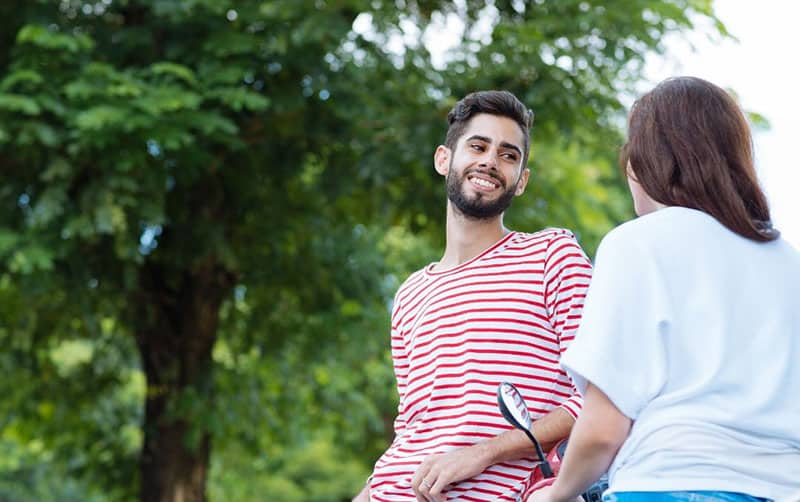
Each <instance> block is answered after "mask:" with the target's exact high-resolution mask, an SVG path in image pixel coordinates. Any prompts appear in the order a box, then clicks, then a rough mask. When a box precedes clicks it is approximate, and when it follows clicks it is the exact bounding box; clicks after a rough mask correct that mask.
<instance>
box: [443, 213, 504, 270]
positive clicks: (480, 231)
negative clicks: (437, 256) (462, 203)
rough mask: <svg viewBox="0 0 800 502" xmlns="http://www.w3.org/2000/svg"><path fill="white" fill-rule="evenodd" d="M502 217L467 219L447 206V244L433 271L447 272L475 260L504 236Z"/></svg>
mask: <svg viewBox="0 0 800 502" xmlns="http://www.w3.org/2000/svg"><path fill="white" fill-rule="evenodd" d="M508 233H509V230H508V229H506V228H505V227H503V215H502V214H501V215H500V216H497V217H495V218H490V219H484V220H476V219H472V218H467V217H465V216H464V215H463V214H461V213H460V212H459V211H458V210H457V209H455V208H453V206H452V204H450V203H449V202H448V204H447V244H446V246H445V250H444V255H443V256H442V259H441V260H440V261H439V263H437V264H436V265H435V266H434V270H447V269H450V268H453V267H457V266H459V265H461V264H463V263H466V262H468V261H470V260H471V259H473V258H475V257H476V256H478V255H479V254H481V253H482V252H483V251H485V250H486V249H488V248H489V247H490V246H492V245H493V244H495V243H497V242H498V241H499V240H500V239H502V238H503V237H504V236H506V235H507V234H508Z"/></svg>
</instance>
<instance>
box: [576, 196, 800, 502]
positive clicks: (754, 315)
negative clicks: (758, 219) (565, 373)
mask: <svg viewBox="0 0 800 502" xmlns="http://www.w3.org/2000/svg"><path fill="white" fill-rule="evenodd" d="M584 344H586V345H584ZM579 345H583V347H582V349H581V350H578V349H576V353H578V352H580V353H581V354H592V353H594V354H596V355H597V357H599V358H605V360H606V364H607V365H609V366H610V367H611V368H613V371H606V370H602V369H598V370H597V371H596V374H595V375H592V374H585V375H583V376H584V377H586V378H587V379H588V380H590V381H591V382H592V383H593V384H595V385H596V386H597V387H598V388H600V389H601V390H603V391H604V392H605V393H606V394H607V395H608V397H609V398H610V399H611V400H612V401H613V402H614V404H615V405H617V407H618V408H619V409H620V410H621V411H622V412H623V413H624V414H625V415H627V416H628V417H629V418H632V419H633V420H634V423H633V428H632V429H631V433H630V435H629V437H628V439H627V440H626V441H625V443H624V444H623V446H622V448H621V449H620V451H619V453H618V455H617V457H616V459H615V461H614V464H613V465H612V468H611V488H612V490H613V491H637V490H648V491H652V490H665V491H667V490H705V489H709V490H730V491H734V492H743V493H751V494H760V496H766V497H771V498H779V497H782V496H787V494H788V493H789V492H791V491H792V490H797V489H800V364H798V363H800V254H798V252H797V251H796V250H794V249H793V248H792V247H791V246H790V245H788V244H787V243H786V242H785V241H783V240H781V239H778V240H776V241H772V242H768V243H756V242H754V241H751V240H748V239H745V238H743V237H741V236H739V235H737V234H735V233H733V232H731V231H730V230H728V229H727V228H726V227H724V226H722V225H721V224H720V223H718V222H717V221H716V220H715V219H714V218H712V217H711V216H709V215H707V214H705V213H703V212H700V211H696V210H692V209H686V208H680V207H668V208H665V209H661V210H658V211H655V212H653V213H650V214H647V215H645V216H643V217H640V218H638V219H636V220H633V221H631V222H628V223H626V224H624V225H622V226H620V227H618V228H617V229H615V230H614V231H612V232H611V233H610V234H609V235H608V236H607V237H606V238H605V239H604V241H603V243H602V244H601V247H600V250H599V251H598V259H597V268H596V273H595V277H594V278H593V280H592V285H591V288H590V291H589V297H588V298H587V301H586V310H585V312H584V316H583V320H582V324H581V330H580V332H579V334H578V336H577V338H576V341H575V346H579ZM587 349H588V350H587ZM570 352H571V351H570ZM565 364H566V365H567V366H569V365H570V353H569V352H568V353H567V355H566V357H565ZM578 366H581V364H578Z"/></svg>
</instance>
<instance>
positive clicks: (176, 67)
mask: <svg viewBox="0 0 800 502" xmlns="http://www.w3.org/2000/svg"><path fill="white" fill-rule="evenodd" d="M150 71H151V72H152V73H153V74H154V75H169V76H173V77H177V78H178V79H180V80H183V81H184V82H186V83H187V84H191V85H197V77H195V75H194V72H193V71H192V70H191V69H189V67H188V66H184V65H182V64H177V63H171V62H161V63H155V64H153V65H151V66H150Z"/></svg>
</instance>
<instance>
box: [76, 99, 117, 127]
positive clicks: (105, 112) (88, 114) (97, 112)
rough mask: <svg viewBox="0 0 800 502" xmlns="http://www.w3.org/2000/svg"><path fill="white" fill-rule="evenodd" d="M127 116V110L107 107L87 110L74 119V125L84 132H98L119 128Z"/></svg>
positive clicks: (102, 106)
mask: <svg viewBox="0 0 800 502" xmlns="http://www.w3.org/2000/svg"><path fill="white" fill-rule="evenodd" d="M128 116H129V112H128V110H125V109H123V108H118V107H115V106H109V105H100V106H95V107H92V108H89V109H88V110H86V111H84V112H81V113H79V114H78V116H77V117H75V125H76V126H77V127H78V128H79V129H83V130H85V131H100V130H102V129H105V128H107V127H115V126H121V125H123V124H124V123H125V121H126V119H127V118H128Z"/></svg>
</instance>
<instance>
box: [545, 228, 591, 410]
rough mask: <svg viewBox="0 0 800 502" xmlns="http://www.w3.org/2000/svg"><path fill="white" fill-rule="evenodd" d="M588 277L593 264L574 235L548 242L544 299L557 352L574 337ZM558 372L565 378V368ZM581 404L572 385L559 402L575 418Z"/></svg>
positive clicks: (581, 399)
mask: <svg viewBox="0 0 800 502" xmlns="http://www.w3.org/2000/svg"><path fill="white" fill-rule="evenodd" d="M591 277H592V264H591V262H590V261H589V259H588V258H587V257H586V253H584V252H583V249H581V247H580V245H579V244H578V241H577V240H576V239H575V236H574V235H572V234H571V233H569V232H567V231H564V232H563V233H561V234H559V235H557V236H556V237H555V238H553V239H552V240H551V241H550V243H549V245H548V251H547V258H546V262H545V298H546V307H547V313H548V316H549V318H550V324H551V325H552V327H553V329H554V330H555V332H556V335H557V337H558V346H559V353H560V354H563V353H564V351H565V350H567V347H569V346H570V343H571V342H572V340H573V339H574V338H575V333H576V331H577V330H578V324H579V322H580V320H581V312H582V310H583V302H584V299H585V298H586V291H587V289H588V287H589V281H590V280H591ZM560 372H561V374H562V375H563V376H564V377H565V379H567V378H566V373H565V371H564V370H563V369H561V370H560ZM582 405H583V398H582V397H581V394H580V392H578V390H577V389H576V388H575V387H574V386H573V387H572V395H571V396H570V397H569V398H567V399H566V400H565V401H564V402H563V403H561V407H562V408H564V409H565V410H566V411H567V413H569V414H570V415H572V417H573V418H577V416H578V413H579V412H580V409H581V406H582Z"/></svg>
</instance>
